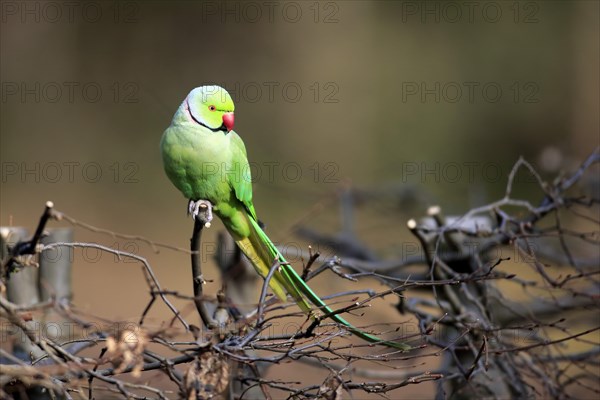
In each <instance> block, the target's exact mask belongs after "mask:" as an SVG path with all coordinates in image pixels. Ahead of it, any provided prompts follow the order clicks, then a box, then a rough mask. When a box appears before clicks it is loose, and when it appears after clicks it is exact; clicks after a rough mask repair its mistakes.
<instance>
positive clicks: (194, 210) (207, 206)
mask: <svg viewBox="0 0 600 400" xmlns="http://www.w3.org/2000/svg"><path fill="white" fill-rule="evenodd" d="M190 214H191V215H192V218H194V219H195V220H197V219H200V221H202V222H204V226H205V227H206V228H210V225H211V221H212V219H213V213H212V204H211V202H210V201H208V200H198V201H194V200H190V202H189V203H188V215H190Z"/></svg>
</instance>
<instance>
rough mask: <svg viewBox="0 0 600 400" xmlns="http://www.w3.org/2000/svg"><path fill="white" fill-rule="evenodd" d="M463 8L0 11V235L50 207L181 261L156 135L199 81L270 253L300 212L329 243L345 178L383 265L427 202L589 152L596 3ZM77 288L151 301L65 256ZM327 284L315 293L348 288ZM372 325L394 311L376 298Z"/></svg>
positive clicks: (174, 4)
mask: <svg viewBox="0 0 600 400" xmlns="http://www.w3.org/2000/svg"><path fill="white" fill-rule="evenodd" d="M467 3H469V4H471V5H469V6H466V5H465V4H464V3H461V2H456V3H455V2H451V3H447V2H427V3H421V2H414V1H406V2H400V1H399V2H386V1H377V2H370V1H347V2H345V1H339V2H320V3H316V2H283V3H269V2H238V1H231V2H226V3H222V2H216V1H207V2H191V1H179V2H178V1H147V2H146V1H131V2H130V1H124V2H112V1H98V2H85V3H82V4H78V5H74V4H73V3H68V2H67V3H61V2H37V1H27V2H19V1H3V2H2V3H1V4H2V27H1V35H0V45H1V60H0V66H1V71H0V73H1V81H2V100H1V116H0V124H1V125H0V132H1V150H0V156H1V162H2V182H1V183H2V186H1V189H2V190H1V193H0V204H1V213H0V225H2V226H7V225H12V226H25V227H29V228H30V229H34V226H35V224H36V222H37V219H38V218H39V215H40V213H41V212H42V210H43V205H44V202H45V201H46V200H52V201H54V202H55V205H56V208H57V209H58V210H60V211H63V212H65V213H67V214H69V215H71V216H72V217H74V218H77V219H79V220H81V221H84V222H86V223H89V224H93V225H97V226H101V227H103V228H106V229H110V230H113V231H117V232H122V233H129V234H137V235H143V236H145V237H147V238H150V239H152V240H154V241H157V242H163V243H169V244H172V245H176V246H179V247H187V246H188V243H189V242H188V240H189V236H190V234H191V227H192V223H191V220H189V219H187V218H186V215H185V209H186V204H187V201H186V199H184V198H182V197H181V195H180V193H179V192H177V191H176V189H174V188H173V187H172V186H171V184H170V182H168V180H167V178H166V177H165V175H164V173H163V171H162V164H161V159H160V153H159V150H158V143H159V140H160V137H161V134H162V131H163V130H164V129H165V128H166V127H167V126H168V124H169V122H170V119H171V116H172V114H173V113H174V112H175V110H176V109H177V107H178V106H179V104H180V102H181V101H182V100H183V98H184V97H185V96H186V95H187V93H188V92H189V91H190V90H191V89H192V88H194V87H196V86H200V85H202V84H208V83H216V84H220V85H221V86H224V87H225V88H226V89H228V90H230V92H231V93H232V96H233V98H234V100H235V101H236V128H235V130H236V131H237V132H238V133H239V134H240V135H241V136H242V137H243V139H244V141H245V143H246V147H247V150H248V156H249V159H250V160H251V162H253V172H254V174H255V178H256V182H255V185H254V190H255V194H254V198H255V205H256V209H257V211H258V214H259V217H260V218H261V219H262V220H264V222H265V223H266V224H267V227H268V232H269V234H270V235H271V236H273V240H275V241H277V242H280V243H286V244H288V245H290V246H296V247H303V246H304V245H305V243H304V242H303V241H301V240H299V239H298V238H297V237H295V236H294V235H293V230H292V228H293V227H294V226H295V224H296V223H297V222H298V221H299V220H301V221H302V224H303V225H305V226H309V227H310V228H313V229H317V230H322V231H327V232H336V231H338V230H339V229H340V221H339V217H338V215H339V212H338V207H337V202H336V201H335V194H336V193H338V192H339V190H340V189H341V188H342V187H345V186H347V185H349V184H351V185H354V186H356V187H358V188H363V189H369V190H372V191H374V192H375V193H379V194H378V195H376V196H375V201H372V202H371V203H367V204H366V205H365V206H366V207H364V208H362V209H361V212H360V213H359V214H358V215H357V221H356V234H357V235H358V237H359V238H360V239H361V240H363V241H364V242H365V243H366V244H367V245H369V246H370V247H371V248H372V249H373V251H374V252H376V254H377V255H378V256H380V257H391V256H398V255H399V254H402V248H401V246H400V245H399V244H398V243H402V241H403V240H408V238H409V236H408V235H407V234H406V232H405V231H406V230H405V229H404V226H405V221H406V220H407V219H408V218H411V217H419V216H420V215H422V214H423V213H424V210H425V209H426V207H427V206H429V205H432V204H441V205H442V206H443V207H444V209H445V210H447V212H448V213H450V212H452V213H460V212H464V211H466V210H467V209H469V208H470V207H473V206H477V205H481V204H484V203H485V202H489V201H492V200H495V199H496V198H498V197H500V196H502V194H503V190H504V186H505V183H506V175H507V174H508V172H509V171H510V168H511V166H512V165H513V163H514V162H515V161H516V160H517V159H518V157H519V156H521V155H523V156H525V157H526V158H527V159H528V160H530V161H531V162H532V163H534V164H535V165H536V166H538V167H539V169H540V171H541V172H542V175H543V176H545V177H552V176H554V175H556V174H557V173H558V172H559V171H560V168H562V167H565V168H567V169H569V168H572V167H574V166H576V165H577V162H578V161H580V160H581V159H583V157H585V156H586V155H587V154H589V153H590V152H591V151H592V150H593V149H594V148H595V147H596V146H597V145H598V130H599V116H598V109H599V108H600V107H599V106H600V104H599V80H598V79H599V78H598V71H599V70H600V61H599V19H598V15H599V3H598V2H596V1H575V2H570V1H533V2H504V1H502V2H467ZM527 183H528V182H527V180H523V181H522V182H519V183H518V187H519V188H522V189H523V192H522V195H523V196H525V197H526V196H531V197H529V198H531V199H536V198H537V197H536V196H539V192H531V193H530V192H527V190H528V189H527V188H528V187H531V185H527ZM332 196H333V198H334V200H333V201H330V200H329V199H331V198H332ZM315 205H316V207H315ZM320 206H322V207H320ZM54 224H55V225H58V224H57V223H54ZM220 229H222V226H221V225H220V223H218V224H215V226H214V228H213V229H211V230H209V231H208V232H207V233H206V234H205V237H204V241H205V245H206V246H207V247H206V249H207V256H206V259H207V260H210V259H211V256H212V255H211V254H210V253H211V251H212V249H213V246H212V243H214V237H215V235H216V232H217V231H218V230H220ZM75 239H76V240H81V241H84V240H87V241H96V242H100V243H103V244H106V245H112V246H115V247H119V248H120V249H122V250H123V249H124V250H130V251H135V252H136V253H138V254H141V255H143V256H146V257H148V258H149V260H150V261H151V263H152V265H153V267H154V269H155V271H156V272H157V275H158V276H159V279H160V281H161V283H162V284H163V286H164V287H166V288H169V289H172V290H178V291H181V292H184V293H190V292H191V284H190V281H189V278H190V277H189V265H188V256H187V255H186V254H182V253H177V252H171V251H167V250H161V252H160V254H154V253H153V252H152V250H151V249H150V248H149V247H148V246H145V245H144V244H142V243H137V244H134V243H127V242H123V241H117V240H114V239H112V238H110V237H107V236H101V235H94V234H91V233H89V232H86V231H83V230H77V231H76V234H75ZM74 274H75V276H74V278H75V285H74V292H75V297H74V302H75V304H76V305H77V306H79V307H80V308H82V309H84V310H87V311H88V312H90V313H93V314H95V315H101V316H105V317H107V318H111V319H113V318H121V319H132V320H135V319H136V316H138V315H139V313H140V312H141V310H142V309H143V307H144V305H145V304H146V302H147V300H148V296H147V293H146V291H147V290H146V286H145V283H144V280H143V278H142V275H141V272H140V270H139V268H138V267H137V266H136V265H135V264H123V263H118V262H116V260H115V259H114V257H112V256H107V255H97V254H81V253H77V252H76V253H75V269H74ZM206 274H207V276H208V277H210V278H211V279H214V280H215V282H214V283H213V284H210V285H209V286H208V289H207V290H208V291H209V292H211V293H214V291H215V290H216V289H217V288H218V287H219V279H218V275H217V273H216V270H215V269H208V270H207V271H206ZM331 282H332V281H331V280H330V282H329V284H328V285H327V286H326V287H325V286H323V287H321V288H319V291H320V292H321V293H323V292H327V293H328V292H334V291H341V290H344V289H345V288H347V284H346V282H343V281H341V280H339V282H338V280H337V279H336V280H333V282H334V283H331ZM317 286H318V285H317ZM160 312H163V314H160ZM188 312H190V313H192V310H188ZM165 315H168V314H167V312H166V310H159V309H157V312H156V313H154V314H153V315H152V318H153V321H154V322H155V323H156V324H159V323H160V321H162V320H163V319H164V316H165ZM373 315H375V317H374V318H375V319H376V318H386V316H387V318H397V313H396V312H395V311H393V310H391V309H390V307H389V305H386V304H383V306H382V307H381V309H380V310H379V309H378V310H376V311H374V314H373ZM377 316H379V317H377ZM422 387H425V385H424V386H422ZM421 390H423V389H421V386H420V389H419V390H418V391H417V392H420V391H421ZM406 393H408V392H406Z"/></svg>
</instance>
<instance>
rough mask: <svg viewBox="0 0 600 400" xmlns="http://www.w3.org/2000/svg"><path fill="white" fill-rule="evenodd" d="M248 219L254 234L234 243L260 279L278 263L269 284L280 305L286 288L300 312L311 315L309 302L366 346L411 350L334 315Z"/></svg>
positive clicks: (284, 299) (265, 235) (404, 345)
mask: <svg viewBox="0 0 600 400" xmlns="http://www.w3.org/2000/svg"><path fill="white" fill-rule="evenodd" d="M247 218H248V220H249V221H250V224H251V226H252V228H253V230H252V232H251V234H250V236H249V237H248V238H244V239H241V240H238V241H237V243H238V245H239V247H240V249H241V250H242V251H243V252H244V253H245V254H246V256H247V257H248V258H249V259H250V260H251V262H252V263H253V264H254V266H255V268H256V269H257V271H258V272H259V273H260V274H261V275H262V276H263V278H264V277H266V275H267V273H268V272H269V270H270V267H271V265H272V263H273V261H274V260H275V259H278V260H279V262H280V263H281V269H280V271H278V272H276V273H275V274H274V276H273V279H271V281H270V282H269V283H270V287H271V289H272V290H273V292H274V293H275V294H276V295H277V296H278V297H279V298H281V299H282V300H283V301H286V298H287V297H286V293H285V292H284V291H283V288H285V291H287V293H289V294H290V295H291V296H292V297H293V298H294V300H295V301H296V303H297V304H298V306H299V307H300V308H301V309H302V311H304V312H306V313H310V312H311V310H312V307H311V306H310V304H309V303H308V302H307V301H306V299H308V300H309V301H310V302H311V303H313V304H314V305H315V306H316V307H318V308H319V309H320V310H321V311H322V312H323V313H325V314H327V315H328V316H329V318H331V319H332V320H334V321H335V322H337V323H339V324H341V325H344V326H345V327H346V328H347V329H348V330H349V331H350V332H352V333H353V334H354V335H356V336H358V337H360V338H361V339H364V340H366V341H367V342H369V343H378V344H383V345H385V346H388V347H392V348H394V349H399V350H409V349H411V348H412V347H411V346H409V345H407V344H405V343H400V342H391V341H387V340H383V339H380V338H378V337H377V336H373V335H370V334H368V333H366V332H363V331H361V330H360V329H358V328H356V327H354V326H353V325H352V324H350V323H349V322H348V321H346V320H345V319H344V318H342V317H341V316H340V315H339V314H334V311H333V310H332V309H331V308H329V306H328V305H327V304H325V302H323V300H321V298H320V297H319V296H317V295H316V294H315V293H314V292H313V291H312V290H311V288H310V287H309V286H308V285H307V284H306V282H304V281H303V280H302V278H301V277H300V276H299V275H298V274H297V273H296V271H294V269H293V268H292V267H291V266H290V265H289V264H288V263H287V261H286V260H285V258H284V257H283V256H282V255H281V253H280V252H279V250H277V248H276V247H275V245H274V244H273V242H271V239H269V237H268V236H267V234H266V233H264V231H263V230H262V229H261V228H260V226H259V225H258V223H257V222H256V221H255V220H254V218H252V217H251V216H248V215H247Z"/></svg>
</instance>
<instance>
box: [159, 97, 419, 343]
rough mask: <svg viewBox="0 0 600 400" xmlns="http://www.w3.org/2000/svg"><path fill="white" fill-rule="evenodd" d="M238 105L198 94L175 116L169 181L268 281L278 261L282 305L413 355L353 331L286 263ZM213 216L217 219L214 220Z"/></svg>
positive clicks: (165, 148) (164, 146)
mask: <svg viewBox="0 0 600 400" xmlns="http://www.w3.org/2000/svg"><path fill="white" fill-rule="evenodd" d="M234 108H235V107H234V104H233V100H232V99H231V96H230V95H229V93H228V92H227V91H226V90H225V89H223V88H221V87H219V86H203V87H198V88H195V89H193V90H192V91H191V92H190V93H189V94H188V96H187V97H186V98H185V100H184V101H183V103H182V104H181V106H179V108H178V109H177V112H176V113H175V115H174V116H173V120H172V122H171V125H170V126H169V127H168V128H167V129H166V130H165V132H164V134H163V136H162V140H161V143H160V146H161V151H162V159H163V164H164V168H165V172H166V173H167V176H168V177H169V179H170V180H171V182H173V184H174V185H175V187H177V189H179V190H180V191H181V193H183V195H184V196H185V197H186V198H187V199H189V201H190V202H189V206H188V207H189V211H190V212H191V213H192V214H193V215H194V217H196V216H197V215H198V212H199V208H200V207H209V211H210V212H211V213H212V211H211V210H210V207H212V209H213V210H214V212H215V214H216V215H217V216H219V218H220V219H221V220H222V221H223V224H224V225H225V227H226V228H227V230H228V231H229V233H230V234H231V235H232V236H233V238H234V240H235V242H236V243H237V245H238V246H239V247H240V249H241V250H242V252H243V253H244V254H245V255H246V256H247V257H248V259H250V261H251V263H252V264H253V265H254V267H255V269H256V271H257V272H258V273H259V274H260V275H261V276H262V277H263V278H265V277H266V276H267V274H268V273H269V271H270V268H271V266H272V265H273V264H274V263H275V260H277V261H279V263H280V265H281V266H280V268H279V269H278V270H277V271H276V272H275V273H274V275H273V277H272V279H271V281H270V282H269V284H270V287H271V290H272V291H273V293H274V294H275V295H276V296H277V297H278V298H280V299H281V300H282V301H286V300H287V294H290V295H291V296H292V298H293V299H294V301H295V302H296V303H297V304H298V306H299V307H300V308H301V309H302V310H303V311H304V312H306V313H307V314H309V315H314V314H313V308H312V307H311V304H310V303H312V304H313V305H314V306H315V307H316V308H318V309H319V310H321V312H323V313H325V314H326V315H329V317H330V318H331V319H332V320H334V321H336V322H337V323H339V324H342V325H344V326H345V327H346V328H347V329H348V330H349V331H350V332H352V333H353V334H355V335H356V336H358V337H360V338H362V339H364V340H366V341H368V342H370V343H380V344H384V345H386V346H389V347H392V348H395V349H399V350H408V349H410V348H411V347H410V346H409V345H407V344H404V343H399V342H392V341H384V340H382V339H380V338H378V337H376V336H373V335H370V334H368V333H366V332H363V331H361V330H359V329H358V328H355V327H354V326H352V325H351V324H350V323H349V322H347V321H346V320H345V319H343V318H342V317H341V316H340V315H338V314H335V313H334V311H333V310H332V309H331V308H329V307H328V306H327V304H325V302H323V300H321V299H320V298H319V296H317V295H316V294H315V293H314V292H313V291H312V290H311V289H310V287H309V286H308V285H307V284H306V283H305V282H304V281H303V280H302V278H301V277H300V276H299V275H298V274H297V273H296V271H294V269H293V268H292V267H291V266H290V265H289V264H288V263H287V262H286V260H285V259H284V258H283V256H282V255H281V253H280V252H279V250H278V249H277V248H276V247H275V245H274V244H273V242H272V241H271V240H270V239H269V238H268V237H267V235H266V234H265V233H264V232H263V230H262V229H261V227H260V226H259V223H258V219H257V217H256V211H255V210H254V205H253V204H252V179H251V176H250V166H249V163H248V158H247V156H246V147H245V146H244V142H243V141H242V138H241V137H240V136H238V134H237V133H235V132H234V131H233V125H234V114H233V111H234ZM209 215H212V214H209Z"/></svg>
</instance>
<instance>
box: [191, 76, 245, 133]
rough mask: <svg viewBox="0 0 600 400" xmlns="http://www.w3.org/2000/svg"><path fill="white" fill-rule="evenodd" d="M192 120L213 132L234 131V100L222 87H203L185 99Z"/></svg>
mask: <svg viewBox="0 0 600 400" xmlns="http://www.w3.org/2000/svg"><path fill="white" fill-rule="evenodd" d="M185 102H186V107H187V109H188V110H189V113H190V116H191V117H192V119H193V120H194V121H195V122H196V123H198V124H200V125H204V126H205V127H207V128H209V129H211V130H213V131H225V132H229V131H231V130H232V129H233V123H234V116H233V110H234V108H235V106H234V105H233V100H232V99H231V96H230V95H229V93H228V92H227V90H225V89H223V88H222V87H220V86H216V85H215V86H201V87H197V88H195V89H193V90H192V91H191V92H190V94H188V96H187V98H186V99H185Z"/></svg>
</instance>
